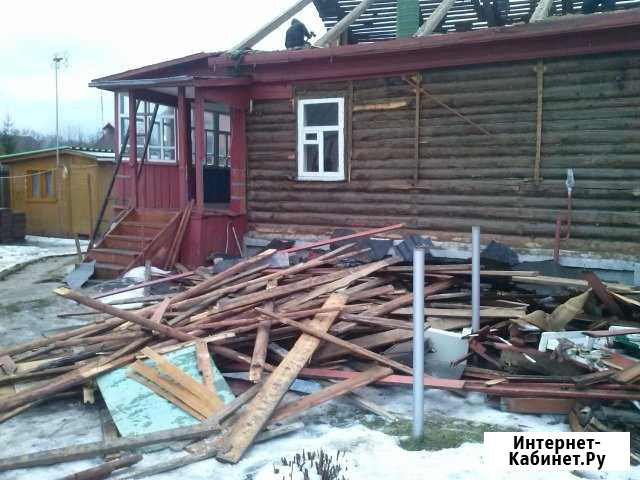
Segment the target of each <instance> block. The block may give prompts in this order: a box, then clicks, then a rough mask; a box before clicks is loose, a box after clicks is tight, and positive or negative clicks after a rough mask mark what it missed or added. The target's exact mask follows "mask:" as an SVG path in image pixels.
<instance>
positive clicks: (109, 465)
mask: <svg viewBox="0 0 640 480" xmlns="http://www.w3.org/2000/svg"><path fill="white" fill-rule="evenodd" d="M87 178H88V177H87ZM140 460H142V455H140V454H139V453H136V454H127V455H123V456H122V457H120V458H118V459H115V460H111V461H108V462H105V463H103V464H102V465H98V466H97V467H93V468H88V469H87V470H82V471H81V472H76V473H72V474H71V475H67V476H65V477H63V478H62V479H61V480H101V479H103V478H108V477H109V476H110V475H111V474H112V473H113V472H114V471H116V470H118V469H120V468H125V467H130V466H131V465H135V464H136V463H138V462H139V461H140Z"/></svg>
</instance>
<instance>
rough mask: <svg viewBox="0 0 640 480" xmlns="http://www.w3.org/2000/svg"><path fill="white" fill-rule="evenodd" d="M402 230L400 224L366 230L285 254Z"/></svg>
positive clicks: (296, 248)
mask: <svg viewBox="0 0 640 480" xmlns="http://www.w3.org/2000/svg"><path fill="white" fill-rule="evenodd" d="M401 228H404V224H402V223H398V224H395V225H389V226H388V227H381V228H374V229H371V230H366V231H364V232H358V233H353V234H351V235H345V236H342V237H335V238H329V239H327V240H320V241H318V242H313V243H309V244H306V245H299V246H294V247H291V248H288V249H286V250H283V252H286V253H294V252H299V251H301V250H307V249H310V248H316V247H321V246H323V245H329V244H330V243H336V242H343V241H346V240H353V239H354V238H361V237H369V236H373V235H378V234H380V233H386V232H390V231H392V230H399V229H401Z"/></svg>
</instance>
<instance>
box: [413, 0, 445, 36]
mask: <svg viewBox="0 0 640 480" xmlns="http://www.w3.org/2000/svg"><path fill="white" fill-rule="evenodd" d="M454 3H456V0H442V1H441V2H440V4H439V5H438V6H437V7H436V8H435V10H434V11H433V12H432V13H431V15H429V18H427V20H426V21H425V22H424V23H423V24H422V25H421V26H420V28H419V29H418V31H417V32H416V33H415V34H414V35H413V36H414V37H425V36H427V35H431V34H432V33H433V32H435V31H436V29H437V28H438V26H439V25H440V24H441V23H442V21H443V20H444V18H445V17H446V16H447V13H449V10H451V7H453V4H454Z"/></svg>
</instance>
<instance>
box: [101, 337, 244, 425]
mask: <svg viewBox="0 0 640 480" xmlns="http://www.w3.org/2000/svg"><path fill="white" fill-rule="evenodd" d="M163 356H164V357H165V358H166V359H167V360H169V361H170V362H171V363H173V364H174V365H175V366H176V367H178V368H180V369H181V370H183V371H184V372H185V373H187V374H189V375H191V376H192V377H193V378H194V379H196V380H197V381H198V382H200V383H202V375H201V374H200V372H199V371H198V367H197V363H196V349H195V346H194V345H191V346H189V347H185V348H182V349H180V350H176V351H174V352H170V353H167V354H165V355H163ZM144 363H146V364H148V365H152V362H151V361H149V360H144ZM211 368H212V371H213V385H214V387H215V392H216V393H217V394H218V396H219V397H220V398H221V399H222V401H223V402H224V403H225V404H227V403H229V402H231V401H232V400H233V399H234V398H235V397H234V395H233V393H231V389H230V388H229V385H227V382H226V380H225V379H224V377H223V376H222V374H221V373H220V372H219V371H218V369H217V368H216V366H215V364H214V363H213V362H211ZM129 369H130V367H129V366H126V367H123V368H119V369H117V370H113V371H112V372H109V373H105V374H104V375H100V376H99V377H98V379H97V383H98V387H99V388H100V392H101V393H102V397H103V398H104V401H105V403H106V404H107V408H108V409H109V413H110V414H111V416H112V418H113V421H114V423H115V424H116V427H118V431H119V432H120V435H122V436H123V437H127V436H130V435H144V434H148V433H153V432H158V431H161V430H167V429H170V428H178V427H188V426H191V425H196V424H198V423H200V422H199V421H198V420H196V419H195V418H193V417H192V416H191V415H189V414H187V413H186V412H183V411H182V410H181V409H179V408H178V407H176V406H174V405H172V404H171V403H170V402H168V401H167V400H165V399H164V398H162V397H160V396H158V395H156V394H155V393H153V392H152V391H151V390H149V389H148V388H147V387H145V386H144V385H142V384H140V383H138V382H136V381H135V380H133V379H131V378H129V377H128V376H127V371H128V370H129Z"/></svg>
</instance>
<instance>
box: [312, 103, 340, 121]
mask: <svg viewBox="0 0 640 480" xmlns="http://www.w3.org/2000/svg"><path fill="white" fill-rule="evenodd" d="M304 125H305V127H331V126H337V125H338V103H333V102H332V103H313V104H307V105H305V106H304Z"/></svg>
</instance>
